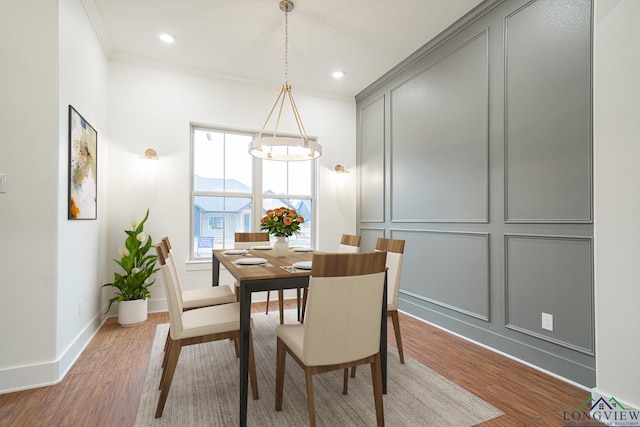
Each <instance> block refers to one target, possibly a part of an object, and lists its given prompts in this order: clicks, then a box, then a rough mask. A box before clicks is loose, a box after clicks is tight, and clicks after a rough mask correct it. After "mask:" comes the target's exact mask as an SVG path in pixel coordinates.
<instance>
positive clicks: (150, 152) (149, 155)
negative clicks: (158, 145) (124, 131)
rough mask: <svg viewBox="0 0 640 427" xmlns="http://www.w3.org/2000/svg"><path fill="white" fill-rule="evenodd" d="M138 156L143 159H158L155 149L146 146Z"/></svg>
mask: <svg viewBox="0 0 640 427" xmlns="http://www.w3.org/2000/svg"><path fill="white" fill-rule="evenodd" d="M140 158H141V159H145V160H159V158H158V155H157V154H156V150H154V149H153V148H147V149H146V150H144V155H143V156H140Z"/></svg>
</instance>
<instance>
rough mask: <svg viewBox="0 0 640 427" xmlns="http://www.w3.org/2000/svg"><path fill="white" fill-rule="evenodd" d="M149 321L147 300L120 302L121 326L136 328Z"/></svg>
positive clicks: (119, 321) (119, 315)
mask: <svg viewBox="0 0 640 427" xmlns="http://www.w3.org/2000/svg"><path fill="white" fill-rule="evenodd" d="M145 320H147V300H146V299H137V300H133V301H120V302H119V303H118V323H120V325H121V326H124V327H129V326H136V325H139V324H141V323H144V321H145Z"/></svg>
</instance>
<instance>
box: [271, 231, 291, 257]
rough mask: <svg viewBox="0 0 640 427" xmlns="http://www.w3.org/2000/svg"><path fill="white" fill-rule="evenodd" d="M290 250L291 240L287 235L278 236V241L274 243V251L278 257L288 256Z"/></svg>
mask: <svg viewBox="0 0 640 427" xmlns="http://www.w3.org/2000/svg"><path fill="white" fill-rule="evenodd" d="M288 250H289V242H287V238H286V237H280V236H278V237H276V242H275V243H274V244H273V253H274V254H275V256H277V257H279V258H280V257H284V256H287V251H288Z"/></svg>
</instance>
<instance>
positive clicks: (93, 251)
mask: <svg viewBox="0 0 640 427" xmlns="http://www.w3.org/2000/svg"><path fill="white" fill-rule="evenodd" d="M58 4H59V8H60V11H59V16H60V21H59V49H60V51H59V70H60V92H59V123H60V125H59V157H58V163H59V171H60V173H59V174H58V191H59V197H58V251H57V252H58V280H57V282H58V293H57V300H58V302H57V305H58V314H57V319H56V320H57V328H56V329H57V331H58V335H57V351H56V354H57V357H58V359H59V360H60V375H63V374H64V373H65V372H66V371H67V370H68V369H69V368H70V367H71V365H72V363H73V361H74V360H75V358H76V357H77V356H78V355H79V354H80V352H81V351H82V348H83V347H84V345H86V343H87V342H88V341H89V340H90V339H91V337H92V336H93V334H94V333H95V332H96V330H97V329H98V328H99V327H100V324H101V323H102V320H103V315H102V311H103V307H102V305H101V294H102V292H101V289H100V286H101V285H102V283H104V282H102V272H103V271H104V269H105V265H106V264H107V262H108V261H109V258H108V257H107V256H106V239H105V238H104V235H105V231H106V225H107V223H108V215H107V214H108V211H107V209H106V208H105V207H106V201H107V194H106V188H107V187H106V185H105V182H106V173H105V170H106V169H105V168H104V167H103V166H102V162H103V161H104V160H105V158H106V156H105V154H106V152H107V150H106V147H107V145H108V123H107V89H108V81H107V77H108V73H107V62H108V61H107V57H106V55H105V54H104V51H103V49H102V46H101V45H100V43H99V41H98V39H97V37H96V35H95V32H94V30H93V27H92V26H91V24H90V22H89V20H88V18H87V14H86V12H85V10H84V8H83V6H82V3H81V1H80V0H59V1H58ZM69 105H73V107H74V108H75V109H76V111H78V113H80V114H81V115H82V116H83V117H84V119H85V120H86V121H88V122H89V124H91V126H93V128H94V129H95V130H96V131H97V133H98V153H97V159H98V168H97V183H98V211H97V217H98V218H97V220H95V221H91V220H86V221H85V220H82V221H80V220H73V221H70V220H68V219H67V215H68V213H67V206H68V193H67V188H68V166H67V165H68V164H69V148H68V147H69V145H68V144H69V142H68V127H69V126H68V121H69V112H68V107H69Z"/></svg>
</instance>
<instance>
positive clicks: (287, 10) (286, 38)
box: [284, 6, 289, 87]
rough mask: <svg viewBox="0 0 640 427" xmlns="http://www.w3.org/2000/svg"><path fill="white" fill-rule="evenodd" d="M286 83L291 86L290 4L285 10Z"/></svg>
mask: <svg viewBox="0 0 640 427" xmlns="http://www.w3.org/2000/svg"><path fill="white" fill-rule="evenodd" d="M284 84H285V85H286V86H287V87H288V86H289V6H287V9H286V10H285V12H284Z"/></svg>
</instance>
